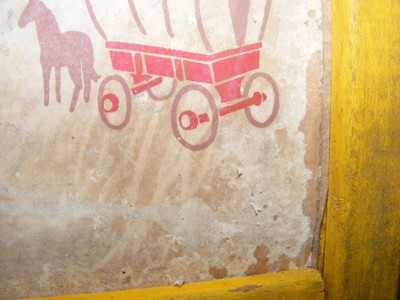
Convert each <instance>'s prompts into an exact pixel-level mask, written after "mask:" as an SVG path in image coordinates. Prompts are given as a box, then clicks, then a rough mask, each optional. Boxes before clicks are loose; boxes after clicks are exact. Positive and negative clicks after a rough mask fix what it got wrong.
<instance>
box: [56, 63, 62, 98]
mask: <svg viewBox="0 0 400 300" xmlns="http://www.w3.org/2000/svg"><path fill="white" fill-rule="evenodd" d="M60 86H61V71H60V67H56V96H57V102H58V103H61V88H60Z"/></svg>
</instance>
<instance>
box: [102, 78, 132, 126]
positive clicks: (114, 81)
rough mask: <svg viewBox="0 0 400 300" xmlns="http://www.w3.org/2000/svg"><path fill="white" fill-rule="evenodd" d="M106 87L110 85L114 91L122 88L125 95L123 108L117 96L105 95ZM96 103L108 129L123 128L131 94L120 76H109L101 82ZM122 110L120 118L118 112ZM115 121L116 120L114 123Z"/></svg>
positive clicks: (130, 104)
mask: <svg viewBox="0 0 400 300" xmlns="http://www.w3.org/2000/svg"><path fill="white" fill-rule="evenodd" d="M107 85H112V87H113V88H115V89H118V88H119V89H121V88H122V90H123V94H125V104H126V105H125V106H123V105H120V99H119V98H118V96H117V95H115V94H112V93H106V94H105V91H106V87H107ZM97 101H98V108H99V113H100V116H101V118H102V120H103V122H104V123H105V124H106V125H107V126H108V127H109V128H111V129H114V130H118V129H122V128H124V127H125V126H126V125H127V124H128V122H129V119H130V118H131V109H132V103H131V94H130V90H129V87H128V84H127V83H126V81H125V80H124V79H123V78H122V77H121V76H119V75H111V76H108V77H106V78H105V79H104V80H103V81H102V82H101V84H100V88H99V95H98V98H97ZM124 110H125V114H123V115H122V118H121V114H120V113H119V112H123V111H124ZM118 117H119V118H118ZM115 119H117V120H116V121H115ZM121 119H122V120H121ZM112 120H114V121H112Z"/></svg>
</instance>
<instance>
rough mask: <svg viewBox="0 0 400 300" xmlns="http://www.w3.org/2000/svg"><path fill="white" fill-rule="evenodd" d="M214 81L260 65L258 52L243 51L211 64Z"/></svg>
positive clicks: (245, 71)
mask: <svg viewBox="0 0 400 300" xmlns="http://www.w3.org/2000/svg"><path fill="white" fill-rule="evenodd" d="M212 67H213V70H214V74H215V81H216V82H220V81H222V80H226V79H229V78H232V77H235V76H238V75H241V74H245V73H247V72H249V71H252V70H256V69H258V68H259V67H260V52H259V51H257V52H251V53H245V54H241V55H238V56H234V57H229V58H226V59H223V60H220V61H217V62H215V63H213V64H212Z"/></svg>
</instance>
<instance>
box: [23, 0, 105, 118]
mask: <svg viewBox="0 0 400 300" xmlns="http://www.w3.org/2000/svg"><path fill="white" fill-rule="evenodd" d="M30 22H35V23H36V32H37V37H38V41H39V45H40V49H41V53H40V63H41V65H42V71H43V83H44V104H45V105H46V106H48V105H49V94H50V87H49V84H50V74H51V70H52V69H53V67H54V68H55V76H56V96H57V101H58V102H61V92H60V81H61V76H60V70H61V68H62V67H67V68H68V71H69V74H70V77H71V79H72V81H73V82H74V85H75V89H74V93H73V96H72V101H71V106H70V111H71V112H73V111H74V110H75V107H76V102H77V100H78V97H79V93H80V91H81V89H82V87H83V85H82V77H83V81H84V98H85V101H86V102H88V101H89V97H90V90H91V87H90V84H91V80H93V81H95V82H96V81H97V80H98V79H99V78H100V76H99V75H98V74H97V73H96V71H95V70H94V68H93V64H94V54H93V46H92V42H91V40H90V38H89V37H88V36H87V35H86V34H85V33H83V32H78V31H68V32H60V29H59V27H58V24H57V21H56V19H55V17H54V15H53V13H52V12H51V10H50V9H48V8H47V7H46V6H45V4H44V3H43V2H42V1H40V0H29V3H28V5H27V6H26V8H25V9H24V11H23V13H22V15H21V17H20V19H19V21H18V25H19V26H20V27H25V26H26V25H27V24H28V23H30ZM82 75H83V76H82Z"/></svg>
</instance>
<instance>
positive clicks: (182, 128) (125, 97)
mask: <svg viewBox="0 0 400 300" xmlns="http://www.w3.org/2000/svg"><path fill="white" fill-rule="evenodd" d="M219 1H221V0H219ZM158 2H160V3H159V4H160V6H161V7H162V10H161V11H162V21H163V23H164V25H165V32H166V33H167V34H168V36H169V37H170V38H174V36H175V33H174V24H173V22H171V18H172V17H171V15H172V13H173V11H174V10H173V9H171V3H170V2H171V1H168V0H162V1H161V0H158ZM191 3H192V4H191V5H192V8H193V11H192V12H193V16H194V19H195V21H196V27H197V32H196V34H197V35H198V36H199V37H200V38H199V39H200V40H201V42H202V44H203V46H204V51H203V52H193V51H186V50H185V49H183V50H178V49H170V48H165V47H160V46H156V45H147V44H140V43H131V42H130V41H115V40H110V39H109V38H108V34H109V33H107V32H106V30H107V28H105V27H104V26H102V22H101V21H102V19H101V18H100V17H98V13H97V10H96V7H95V6H94V3H92V1H90V0H86V5H87V8H88V12H89V14H90V17H91V19H92V21H93V24H94V26H95V27H96V29H97V31H98V33H99V34H100V36H101V37H102V38H103V39H104V40H105V47H106V48H107V49H108V51H109V56H110V59H111V63H112V67H113V69H114V70H115V71H117V72H127V73H129V74H130V76H131V78H132V80H131V81H130V82H127V81H126V80H125V79H124V77H122V76H121V75H119V74H117V73H116V74H112V75H109V76H107V77H106V78H104V79H103V81H102V82H101V84H100V87H99V92H98V109H99V113H100V116H101V118H102V120H103V122H104V123H105V124H106V125H107V126H108V127H109V128H112V129H115V130H118V129H122V128H124V127H125V126H127V124H128V123H129V120H130V117H131V111H132V97H135V96H137V95H139V94H141V93H147V94H148V96H149V97H150V98H151V99H153V100H156V101H163V100H169V99H172V108H171V127H172V131H173V133H174V136H175V138H176V139H177V141H179V142H180V143H181V144H182V145H183V146H184V147H186V148H188V149H191V150H202V149H205V148H206V147H208V146H209V145H210V144H211V143H213V141H214V140H215V137H216V135H217V132H218V125H219V119H220V118H221V117H223V116H226V115H228V114H232V113H235V112H238V111H241V110H243V111H244V113H245V115H246V117H247V119H248V121H249V122H250V123H251V124H252V125H254V126H255V127H259V128H265V127H267V126H269V125H270V124H271V123H272V122H273V121H274V119H275V117H276V115H277V113H278V110H279V92H278V87H277V84H276V82H275V81H274V79H273V78H272V77H271V76H270V75H269V74H267V73H265V72H262V71H260V70H259V69H260V68H261V66H260V52H261V49H262V46H263V44H262V39H263V37H264V32H265V30H266V26H267V21H268V16H269V13H270V8H271V0H266V1H265V5H264V11H263V15H262V20H260V22H259V33H258V36H257V38H258V41H255V42H253V43H246V31H247V23H248V19H249V18H248V16H249V11H250V5H251V1H250V0H240V1H239V0H223V2H222V1H221V3H222V5H225V7H226V11H228V12H229V15H230V20H228V21H229V22H225V23H229V24H231V28H232V32H233V34H234V40H235V43H236V45H235V47H232V48H230V49H224V50H222V51H215V50H214V46H213V45H212V43H211V42H210V39H209V38H208V36H209V35H210V34H212V28H211V29H207V26H206V25H205V21H204V17H203V14H202V9H203V6H202V1H200V0H195V1H191ZM135 4H137V2H134V1H133V0H128V1H127V10H130V14H131V15H132V20H133V22H134V23H135V25H136V26H137V29H138V30H139V31H140V33H141V34H143V35H146V34H147V32H148V31H149V30H150V29H151V28H146V25H145V24H144V23H143V22H142V20H141V17H140V16H141V15H143V12H141V11H140V9H139V8H138V7H137V6H136V5H135ZM203 4H204V3H203ZM147 13H148V12H147ZM223 26H226V24H223ZM245 78H246V80H244V79H245ZM166 80H167V84H168V88H167V91H166V92H165V93H164V94H162V95H160V94H159V93H158V94H157V93H155V92H154V89H155V88H156V87H157V86H160V85H163V84H165V82H166ZM260 82H262V84H260ZM116 85H119V88H118V91H119V94H116V93H115V92H114V91H112V89H110V86H116ZM190 95H196V97H191V96H190ZM199 97H200V98H202V99H203V101H205V103H206V104H207V106H208V107H207V108H204V109H203V110H200V111H197V110H194V109H191V108H189V109H187V108H182V107H181V105H180V102H181V101H182V99H186V98H189V101H191V100H190V99H193V101H195V99H197V98H199ZM193 107H195V106H193ZM257 110H259V111H257ZM121 111H123V116H124V117H123V118H119V119H118V121H117V122H116V121H115V119H114V118H113V117H112V116H113V114H115V113H117V112H118V113H119V114H121ZM205 127H207V128H208V129H207V130H206V134H205V135H204V134H202V137H201V138H200V139H196V140H194V139H191V138H190V134H191V133H194V134H195V132H196V131H197V130H199V129H200V128H203V129H204V128H205ZM202 132H204V130H203V131H202Z"/></svg>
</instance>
